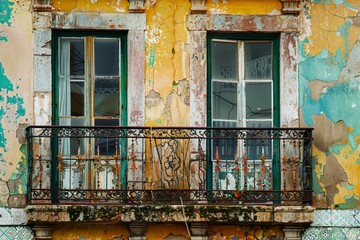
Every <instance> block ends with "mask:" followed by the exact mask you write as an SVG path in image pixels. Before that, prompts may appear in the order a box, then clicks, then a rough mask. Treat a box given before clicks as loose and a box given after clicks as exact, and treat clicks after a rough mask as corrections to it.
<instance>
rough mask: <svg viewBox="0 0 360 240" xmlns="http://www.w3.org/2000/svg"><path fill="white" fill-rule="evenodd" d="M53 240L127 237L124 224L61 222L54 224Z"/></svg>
mask: <svg viewBox="0 0 360 240" xmlns="http://www.w3.org/2000/svg"><path fill="white" fill-rule="evenodd" d="M52 237H53V240H111V239H114V238H116V237H121V238H123V239H128V237H129V230H128V227H127V225H126V224H107V225H105V224H103V225H101V224H100V225H95V224H61V225H56V226H54V230H53V231H52Z"/></svg>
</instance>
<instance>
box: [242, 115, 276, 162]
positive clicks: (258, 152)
mask: <svg viewBox="0 0 360 240" xmlns="http://www.w3.org/2000/svg"><path fill="white" fill-rule="evenodd" d="M246 126H247V127H249V128H270V127H272V122H271V121H248V122H247V125H246ZM259 130H261V129H257V130H256V131H255V132H256V133H257V134H259V136H257V135H256V134H255V133H254V134H251V138H253V139H249V140H247V141H246V145H247V154H248V156H249V158H250V159H258V160H260V159H261V156H262V154H263V153H264V155H265V158H266V159H271V158H272V140H271V139H263V140H259V139H256V138H258V137H261V136H262V135H263V134H262V133H261V132H259Z"/></svg>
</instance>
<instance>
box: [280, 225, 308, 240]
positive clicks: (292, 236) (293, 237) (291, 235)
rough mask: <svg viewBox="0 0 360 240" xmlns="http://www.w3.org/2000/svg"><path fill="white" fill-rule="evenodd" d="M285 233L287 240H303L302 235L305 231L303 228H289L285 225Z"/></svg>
mask: <svg viewBox="0 0 360 240" xmlns="http://www.w3.org/2000/svg"><path fill="white" fill-rule="evenodd" d="M283 231H284V233H285V239H287V240H301V233H302V231H303V227H302V226H288V225H285V226H284V228H283Z"/></svg>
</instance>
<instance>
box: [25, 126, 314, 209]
mask: <svg viewBox="0 0 360 240" xmlns="http://www.w3.org/2000/svg"><path fill="white" fill-rule="evenodd" d="M27 137H28V167H29V169H28V172H29V181H28V196H27V199H28V204H29V205H90V206H93V205H111V206H113V205H118V206H121V205H126V206H128V205H136V206H139V205H154V206H156V205H157V206H158V205H162V206H164V205H182V206H184V205H185V206H191V205H206V206H209V205H212V206H223V205H232V206H234V205H235V206H245V207H247V206H259V205H262V206H268V205H272V206H279V205H280V206H284V205H291V206H295V205H297V206H306V205H311V204H312V200H311V193H312V129H310V128H257V129H251V128H181V127H167V128H164V127H156V128H155V127H153V128H151V127H64V126H30V127H28V129H27Z"/></svg>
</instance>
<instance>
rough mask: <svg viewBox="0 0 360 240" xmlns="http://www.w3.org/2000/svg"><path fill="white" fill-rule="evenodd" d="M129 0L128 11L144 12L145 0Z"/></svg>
mask: <svg viewBox="0 0 360 240" xmlns="http://www.w3.org/2000/svg"><path fill="white" fill-rule="evenodd" d="M129 1H130V6H129V11H130V12H144V11H145V7H144V2H145V0H129Z"/></svg>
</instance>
